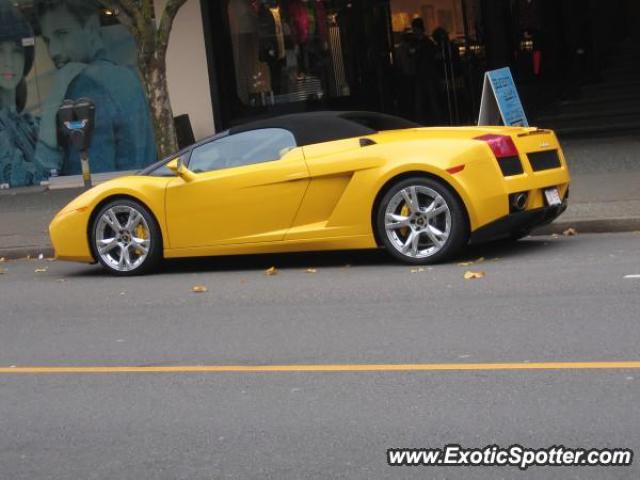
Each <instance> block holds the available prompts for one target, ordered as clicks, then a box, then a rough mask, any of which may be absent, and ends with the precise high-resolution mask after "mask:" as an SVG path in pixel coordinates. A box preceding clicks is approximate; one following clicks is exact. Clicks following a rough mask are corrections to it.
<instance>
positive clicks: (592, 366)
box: [0, 361, 640, 374]
mask: <svg viewBox="0 0 640 480" xmlns="http://www.w3.org/2000/svg"><path fill="white" fill-rule="evenodd" d="M604 369H609V370H621V369H640V361H620V362H532V363H422V364H420V363H418V364H355V365H349V364H344V365H331V364H329V365H182V366H180V365H177V366H169V367H162V366H157V367H153V366H150V367H133V366H113V367H107V366H102V367H17V366H16V367H0V374H93V373H289V372H443V371H459V372H464V371H492V370H604Z"/></svg>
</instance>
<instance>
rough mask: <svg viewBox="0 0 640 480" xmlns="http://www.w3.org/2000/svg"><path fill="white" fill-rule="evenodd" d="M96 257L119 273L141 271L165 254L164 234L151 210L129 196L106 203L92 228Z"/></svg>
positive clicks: (93, 248) (108, 267) (105, 265)
mask: <svg viewBox="0 0 640 480" xmlns="http://www.w3.org/2000/svg"><path fill="white" fill-rule="evenodd" d="M91 247H92V250H93V253H94V256H95V258H96V259H97V260H98V261H99V262H100V264H101V265H102V266H103V267H104V268H106V269H107V270H108V271H109V272H111V273H113V274H115V275H141V274H144V273H147V272H149V271H151V270H152V269H153V268H155V267H156V266H157V265H158V263H159V262H160V260H161V258H162V235H161V233H160V228H159V227H158V224H157V222H156V220H155V218H154V217H153V215H151V213H150V212H149V210H148V209H147V208H146V207H144V206H143V205H141V204H140V203H138V202H136V201H133V200H129V199H116V200H114V201H112V202H109V203H108V204H106V205H105V206H104V207H103V208H101V209H100V211H99V212H98V214H97V215H96V216H95V220H94V222H93V226H92V228H91Z"/></svg>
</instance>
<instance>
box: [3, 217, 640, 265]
mask: <svg viewBox="0 0 640 480" xmlns="http://www.w3.org/2000/svg"><path fill="white" fill-rule="evenodd" d="M569 228H573V229H575V230H576V232H577V233H578V234H580V233H624V232H640V218H612V219H600V220H598V219H590V220H576V221H565V222H556V223H552V224H551V225H547V226H545V227H542V228H539V229H537V230H535V231H534V232H533V233H532V234H531V235H532V236H534V237H535V236H543V235H553V234H562V233H563V232H565V231H566V230H567V229H569ZM40 254H42V255H44V256H45V258H51V257H53V256H54V251H53V248H52V247H51V245H49V244H46V245H40V246H38V245H29V246H21V247H8V248H2V247H0V258H2V257H4V258H6V259H7V260H17V259H21V258H27V257H31V258H38V256H39V255H40Z"/></svg>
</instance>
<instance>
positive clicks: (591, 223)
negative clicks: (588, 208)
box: [532, 218, 640, 236]
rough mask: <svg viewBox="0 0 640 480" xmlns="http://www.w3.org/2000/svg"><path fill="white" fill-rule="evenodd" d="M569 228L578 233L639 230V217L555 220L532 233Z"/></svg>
mask: <svg viewBox="0 0 640 480" xmlns="http://www.w3.org/2000/svg"><path fill="white" fill-rule="evenodd" d="M569 228H573V229H575V230H576V231H577V232H578V233H624V232H638V231H640V218H607V219H585V220H575V221H561V222H555V223H552V224H551V225H547V226H544V227H541V228H539V229H537V230H535V231H534V232H533V233H532V235H534V236H539V235H552V234H554V233H556V234H560V233H562V232H564V231H566V230H567V229H569Z"/></svg>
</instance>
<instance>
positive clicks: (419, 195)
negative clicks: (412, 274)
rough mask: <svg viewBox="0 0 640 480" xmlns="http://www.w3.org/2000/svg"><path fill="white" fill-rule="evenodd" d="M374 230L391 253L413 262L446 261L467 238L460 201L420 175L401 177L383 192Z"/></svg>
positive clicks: (463, 211)
mask: <svg viewBox="0 0 640 480" xmlns="http://www.w3.org/2000/svg"><path fill="white" fill-rule="evenodd" d="M376 229H377V234H378V238H379V240H380V241H381V242H382V244H383V246H384V247H385V248H386V250H387V251H388V252H389V253H390V254H391V255H393V256H394V257H395V258H397V259H399V260H401V261H403V262H405V263H409V264H415V265H424V264H429V263H436V262H440V261H444V260H447V259H449V258H451V257H452V256H453V255H455V254H456V253H457V252H458V251H459V250H460V249H461V248H462V247H463V246H464V245H466V244H467V242H468V240H469V227H468V221H467V215H466V211H465V209H464V205H463V204H462V202H461V201H460V200H459V199H458V198H457V196H456V195H455V194H454V193H453V192H452V191H451V190H450V189H449V187H448V186H446V185H445V184H443V183H441V182H439V181H437V180H434V179H431V178H423V177H412V178H408V179H405V180H402V181H400V182H398V183H396V184H395V185H393V186H392V187H391V188H390V189H389V191H387V192H386V194H385V195H384V197H383V198H382V200H381V201H380V203H379V206H378V210H377V215H376Z"/></svg>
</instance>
